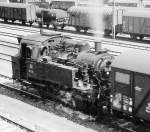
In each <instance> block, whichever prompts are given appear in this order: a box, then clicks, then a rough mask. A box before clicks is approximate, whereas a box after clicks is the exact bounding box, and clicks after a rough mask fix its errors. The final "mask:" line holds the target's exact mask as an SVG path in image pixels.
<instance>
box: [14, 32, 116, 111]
mask: <svg viewBox="0 0 150 132" xmlns="http://www.w3.org/2000/svg"><path fill="white" fill-rule="evenodd" d="M19 40H20V45H21V48H20V51H19V53H18V54H17V55H16V56H13V57H12V62H13V63H12V68H13V79H15V80H17V81H19V82H20V83H22V84H24V83H25V84H30V87H32V88H33V87H34V88H35V89H36V90H37V91H38V93H39V94H40V95H41V96H42V98H44V99H45V98H52V99H56V100H59V101H61V102H63V103H64V104H65V105H69V106H71V107H73V108H75V109H78V110H82V111H84V110H86V111H88V112H89V111H94V110H93V108H95V109H97V107H98V106H99V107H101V108H102V107H103V106H105V108H107V107H109V106H110V103H109V97H110V96H109V93H110V89H109V88H110V87H109V84H110V64H111V61H112V60H113V56H112V55H110V54H108V53H107V51H106V50H99V48H98V45H99V43H96V46H95V47H96V49H94V50H93V49H92V50H91V48H90V46H89V44H88V43H87V42H83V41H77V40H74V39H72V38H69V37H67V36H63V35H61V34H48V33H41V34H35V35H30V36H26V37H23V38H21V39H19ZM90 106H92V107H90ZM90 108H92V110H91V109H90Z"/></svg>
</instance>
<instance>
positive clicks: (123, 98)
mask: <svg viewBox="0 0 150 132" xmlns="http://www.w3.org/2000/svg"><path fill="white" fill-rule="evenodd" d="M114 78H115V80H114V84H113V85H114V86H113V88H114V90H115V91H114V98H113V109H116V110H119V111H121V112H124V113H127V114H132V90H131V86H132V83H131V82H132V81H131V80H132V74H131V73H130V72H128V71H124V70H117V71H116V72H115V74H114Z"/></svg>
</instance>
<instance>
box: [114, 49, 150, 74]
mask: <svg viewBox="0 0 150 132" xmlns="http://www.w3.org/2000/svg"><path fill="white" fill-rule="evenodd" d="M112 67H114V68H119V69H124V70H129V71H133V72H138V73H144V74H148V75H150V51H144V50H128V51H125V52H123V53H122V54H121V55H119V56H118V57H116V59H115V60H114V61H113V63H112Z"/></svg>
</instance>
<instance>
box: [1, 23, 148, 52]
mask: <svg viewBox="0 0 150 132" xmlns="http://www.w3.org/2000/svg"><path fill="white" fill-rule="evenodd" d="M0 26H1V25H0ZM3 27H4V26H3ZM7 28H9V29H11V28H12V29H13V30H22V31H25V32H26V30H27V32H29V31H30V30H29V29H25V30H24V28H20V27H17V28H15V27H12V26H10V27H7ZM38 32H39V31H38V30H33V29H31V32H30V33H38ZM51 32H56V31H51ZM59 33H61V32H59ZM63 34H64V35H67V36H69V37H71V38H74V39H78V40H83V41H88V42H94V41H101V42H102V45H103V46H102V47H108V48H111V47H112V46H113V47H112V48H111V49H110V50H109V51H110V52H112V53H114V54H120V53H121V52H120V51H117V50H113V49H116V48H114V47H117V48H118V47H120V48H122V49H123V48H127V49H131V48H132V49H140V50H148V51H149V50H150V46H149V45H147V44H146V43H145V44H141V43H139V42H136V43H135V42H127V41H120V40H112V39H107V38H103V39H99V38H97V37H92V36H90V37H89V36H85V35H76V34H70V33H63ZM0 35H3V36H9V37H10V36H11V37H16V38H18V37H21V35H16V34H14V33H5V32H0ZM123 50H124V49H123ZM123 50H122V51H123Z"/></svg>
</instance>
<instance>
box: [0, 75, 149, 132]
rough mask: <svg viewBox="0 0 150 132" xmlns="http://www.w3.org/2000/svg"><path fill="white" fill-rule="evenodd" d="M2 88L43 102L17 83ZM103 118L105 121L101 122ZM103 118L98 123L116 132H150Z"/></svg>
mask: <svg viewBox="0 0 150 132" xmlns="http://www.w3.org/2000/svg"><path fill="white" fill-rule="evenodd" d="M0 78H5V79H8V80H12V78H10V77H8V76H5V75H1V74H0ZM0 87H3V88H6V89H8V90H10V91H15V92H17V93H19V94H20V96H22V95H25V97H28V98H32V99H36V100H37V101H43V100H42V98H41V96H39V95H37V94H35V93H31V92H28V91H26V90H22V89H21V87H22V86H21V85H18V84H15V83H13V85H10V84H5V83H0ZM45 101H49V102H52V100H48V99H47V100H44V102H45ZM64 108H65V107H64ZM57 110H58V109H57ZM61 110H62V109H61ZM61 110H60V111H61ZM58 111H59V110H58ZM60 111H59V112H60ZM65 112H66V111H65ZM72 113H74V114H75V113H76V111H73V112H72ZM66 114H70V113H66ZM69 116H70V118H71V117H72V115H69ZM101 118H102V119H103V120H101ZM101 118H100V119H99V120H98V122H99V121H100V124H104V125H106V126H107V127H108V128H110V129H113V130H116V131H120V130H121V131H122V132H149V130H150V129H148V130H147V131H144V130H145V129H146V128H145V127H144V126H143V124H142V125H141V126H140V125H139V124H135V123H134V122H133V121H131V120H127V119H123V118H116V117H114V116H111V117H109V116H104V117H101ZM93 119H94V118H93ZM96 122H97V121H96ZM138 130H140V131H138ZM141 130H142V131H141ZM116 131H115V132H116Z"/></svg>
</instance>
